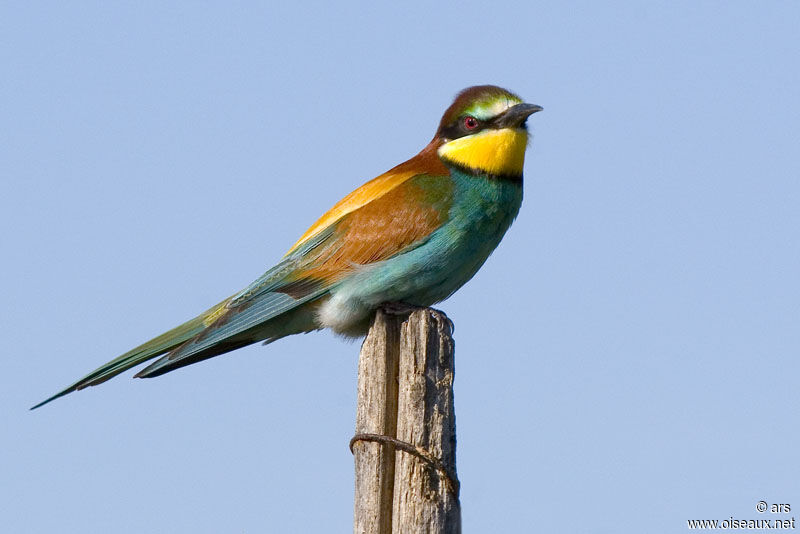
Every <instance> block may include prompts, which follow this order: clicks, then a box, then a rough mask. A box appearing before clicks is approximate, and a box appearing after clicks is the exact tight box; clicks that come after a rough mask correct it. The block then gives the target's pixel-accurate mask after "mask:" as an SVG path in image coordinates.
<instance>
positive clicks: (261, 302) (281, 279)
mask: <svg viewBox="0 0 800 534" xmlns="http://www.w3.org/2000/svg"><path fill="white" fill-rule="evenodd" d="M541 110H542V107H541V106H538V105H534V104H529V103H525V102H524V101H523V100H522V99H521V98H520V97H519V96H517V95H516V94H514V93H512V92H510V91H508V90H506V89H503V88H500V87H498V86H495V85H478V86H473V87H468V88H466V89H464V90H463V91H461V92H459V93H458V94H457V95H456V97H455V99H454V100H453V102H452V104H451V105H450V106H449V107H448V108H447V109H446V110H445V112H444V114H443V116H442V119H441V121H440V122H439V126H438V128H437V130H436V133H435V135H434V136H433V139H431V141H430V142H429V143H428V144H427V145H425V147H424V148H423V149H422V150H421V151H420V152H419V153H418V154H417V155H416V156H414V157H412V158H411V159H409V160H407V161H405V162H404V163H401V164H399V165H397V166H395V167H394V168H392V169H390V170H389V171H387V172H385V173H383V174H381V175H379V176H378V177H376V178H374V179H372V180H370V181H368V182H366V183H365V184H364V185H362V186H361V187H359V188H358V189H356V190H355V191H353V192H352V193H350V194H348V195H347V196H345V197H344V198H342V200H340V201H339V202H338V203H336V204H335V205H334V206H333V207H332V208H331V209H330V210H329V211H328V212H327V213H325V214H324V215H322V217H320V218H319V219H318V220H317V221H316V222H315V223H314V224H313V225H311V227H310V228H309V229H308V230H307V231H306V232H305V233H304V234H303V235H302V236H301V237H300V239H299V240H298V241H297V242H296V243H295V244H294V245H293V246H292V247H291V248H290V249H289V251H288V252H287V253H286V254H285V255H284V256H283V257H282V258H281V259H280V261H278V263H277V264H276V265H274V266H273V267H272V268H270V269H269V270H267V272H265V273H264V274H263V275H261V276H260V277H259V278H258V279H256V280H255V281H254V282H253V283H251V284H250V285H249V286H247V287H246V288H244V289H243V290H241V291H240V292H238V293H236V294H234V295H232V296H230V297H228V298H226V299H225V300H223V301H222V302H220V303H218V304H216V305H214V306H212V307H211V308H209V309H208V310H206V311H205V312H203V313H201V314H200V315H198V316H197V317H195V318H193V319H191V320H189V321H187V322H185V323H183V324H181V325H180V326H177V327H175V328H173V329H172V330H169V331H167V332H165V333H163V334H161V335H160V336H158V337H155V338H153V339H151V340H150V341H148V342H146V343H144V344H142V345H140V346H138V347H136V348H134V349H131V350H130V351H128V352H126V353H124V354H122V355H121V356H119V357H117V358H115V359H113V360H111V361H109V362H107V363H105V364H104V365H102V366H100V367H99V368H97V369H96V370H94V371H92V372H91V373H89V374H88V375H86V376H84V377H83V378H81V379H80V380H78V381H76V382H75V383H73V384H71V385H70V386H68V387H66V388H64V389H63V390H61V391H59V392H58V393H56V394H55V395H53V396H51V397H49V398H47V399H46V400H44V401H42V402H40V403H39V404H36V405H35V406H33V407H32V408H31V409H32V410H33V409H36V408H39V407H41V406H43V405H45V404H47V403H49V402H51V401H53V400H55V399H57V398H59V397H62V396H64V395H66V394H68V393H71V392H73V391H77V390H81V389H84V388H86V387H89V386H95V385H97V384H100V383H102V382H105V381H106V380H108V379H110V378H112V377H114V376H116V375H118V374H120V373H122V372H124V371H126V370H128V369H130V368H131V367H134V366H137V365H139V364H141V363H144V362H146V361H149V360H152V359H154V358H156V357H158V356H161V357H160V358H159V359H157V360H156V361H154V362H152V363H151V364H150V365H148V366H147V367H145V368H143V369H142V370H141V371H139V372H138V373H137V374H136V375H135V378H149V377H155V376H159V375H162V374H164V373H167V372H169V371H173V370H175V369H178V368H180V367H183V366H186V365H189V364H193V363H196V362H199V361H202V360H206V359H208V358H212V357H214V356H218V355H220V354H224V353H226V352H229V351H232V350H235V349H238V348H241V347H244V346H247V345H250V344H252V343H256V342H263V343H265V344H267V343H271V342H273V341H275V340H277V339H280V338H282V337H285V336H289V335H293V334H299V333H307V332H311V331H314V330H319V329H324V328H330V329H332V330H333V331H334V332H335V333H337V334H341V335H343V336H346V337H358V336H362V335H364V334H365V333H366V331H367V330H368V328H369V324H370V320H371V318H372V317H373V316H374V314H375V312H376V310H377V309H378V308H380V307H381V306H384V305H389V306H392V305H394V306H398V307H400V308H403V307H409V308H415V307H427V306H431V305H433V304H436V303H438V302H441V301H442V300H445V299H446V298H447V297H449V296H450V295H452V294H453V293H454V292H455V291H456V290H457V289H459V288H460V287H461V286H462V285H464V284H465V283H466V282H467V281H468V280H470V279H471V278H472V277H473V275H475V273H476V272H477V271H478V269H479V268H480V267H481V266H482V265H483V263H484V262H485V261H486V259H487V258H488V257H489V255H490V254H491V253H492V252H493V251H494V249H495V248H496V247H497V245H498V244H499V243H500V240H501V239H502V238H503V236H504V235H505V233H506V231H507V230H508V228H509V227H510V226H511V223H512V222H513V221H514V219H515V218H516V216H517V214H518V212H519V209H520V206H521V204H522V190H523V187H522V185H523V181H522V168H523V163H524V160H525V152H526V148H527V147H528V144H529V134H528V128H527V123H526V121H527V119H528V117H529V116H530V115H531V114H533V113H536V112H538V111H541Z"/></svg>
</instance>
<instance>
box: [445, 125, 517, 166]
mask: <svg viewBox="0 0 800 534" xmlns="http://www.w3.org/2000/svg"><path fill="white" fill-rule="evenodd" d="M527 145H528V132H527V131H526V130H524V129H522V128H503V129H501V130H484V131H482V132H479V133H476V134H473V135H468V136H466V137H459V138H458V139H453V140H452V141H449V142H447V143H445V144H444V145H442V146H441V147H439V157H441V158H442V159H444V160H446V161H449V162H451V163H455V164H456V165H461V166H463V167H468V168H470V169H474V170H477V171H482V172H485V173H488V174H493V175H496V176H522V165H523V164H524V163H525V148H526V147H527Z"/></svg>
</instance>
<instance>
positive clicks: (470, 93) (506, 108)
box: [434, 85, 542, 178]
mask: <svg viewBox="0 0 800 534" xmlns="http://www.w3.org/2000/svg"><path fill="white" fill-rule="evenodd" d="M541 110H542V108H541V107H540V106H536V105H534V104H526V103H524V102H523V101H522V99H520V98H519V97H518V96H517V95H515V94H514V93H511V92H509V91H506V90H505V89H502V88H500V87H497V86H494V85H477V86H475V87H469V88H467V89H464V90H463V91H461V92H460V93H459V94H458V96H456V99H455V101H454V102H453V103H452V105H451V106H450V107H449V108H447V111H445V112H444V116H442V121H441V123H439V129H438V130H437V131H436V136H435V137H434V141H435V142H436V144H437V145H438V149H437V152H438V154H439V157H440V158H441V159H442V160H443V161H444V162H445V163H447V164H450V165H455V166H457V167H461V168H464V169H466V170H468V171H470V172H473V173H476V174H489V175H493V176H504V177H511V178H519V177H521V176H522V164H523V163H524V161H525V148H526V146H527V144H528V130H527V128H526V126H525V121H526V120H527V118H528V116H529V115H531V114H532V113H536V112H537V111H541Z"/></svg>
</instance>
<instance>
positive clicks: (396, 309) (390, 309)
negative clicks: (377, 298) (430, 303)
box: [380, 302, 422, 315]
mask: <svg viewBox="0 0 800 534" xmlns="http://www.w3.org/2000/svg"><path fill="white" fill-rule="evenodd" d="M380 309H381V310H383V313H385V314H387V315H408V314H410V313H412V312H415V311H417V310H421V309H422V306H415V305H414V304H406V303H405V302H384V303H383V304H381V305H380Z"/></svg>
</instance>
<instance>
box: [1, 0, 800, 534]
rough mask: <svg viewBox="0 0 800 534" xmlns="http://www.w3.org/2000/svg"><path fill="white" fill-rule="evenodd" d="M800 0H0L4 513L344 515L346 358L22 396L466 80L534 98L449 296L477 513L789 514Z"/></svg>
mask: <svg viewBox="0 0 800 534" xmlns="http://www.w3.org/2000/svg"><path fill="white" fill-rule="evenodd" d="M798 27H800V6H798V4H797V3H794V2H768V3H759V4H755V3H752V2H725V3H722V2H669V3H667V2H648V3H640V2H630V3H625V2H616V3H602V4H601V3H594V2H580V3H579V2H574V3H573V2H558V3H556V2H552V3H547V4H540V3H533V2H508V3H505V4H503V5H502V7H500V6H495V7H491V6H490V5H489V4H486V3H475V2H458V3H456V2H442V3H436V4H430V3H424V4H423V3H418V4H414V3H412V4H408V3H405V4H403V5H402V6H399V5H398V6H394V7H382V6H378V5H374V4H367V3H364V4H354V3H350V4H342V5H340V4H337V5H329V4H326V3H317V4H313V3H293V4H291V5H289V4H286V5H280V6H267V5H265V4H263V5H262V4H256V3H247V2H243V3H236V4H230V3H218V4H214V3H204V4H196V3H180V2H178V3H173V4H172V5H171V6H169V7H166V6H164V5H161V4H160V3H139V4H118V3H107V2H96V3H93V2H81V3H74V4H72V5H70V6H68V5H66V4H55V3H38V4H37V3H32V2H30V3H27V2H26V3H16V4H14V3H4V4H3V5H2V7H0V42H2V46H0V61H1V62H2V65H3V73H4V74H3V76H2V77H0V99H1V100H2V102H3V105H2V106H0V175H1V176H2V179H3V195H2V196H0V208H2V209H0V217H2V221H1V222H2V228H3V229H2V233H0V236H2V241H1V242H0V243H1V244H2V250H3V258H4V261H3V262H2V267H0V269H2V277H3V280H4V288H5V289H4V295H5V299H4V303H5V305H4V306H3V307H2V310H0V324H2V327H0V328H2V333H3V338H4V342H5V348H4V351H3V352H4V356H3V358H2V360H0V365H2V367H1V368H0V371H2V376H3V377H5V381H4V386H3V387H2V400H3V403H2V404H3V409H2V410H1V411H0V417H2V419H0V424H2V428H4V429H5V431H4V432H3V434H4V437H3V439H2V454H0V475H2V476H1V477H0V478H2V481H3V482H2V484H0V502H3V503H4V506H3V508H4V509H5V512H4V513H3V519H2V524H3V530H5V531H8V532H21V533H27V532H31V533H39V532H53V531H59V532H64V533H72V532H117V533H127V532H131V533H134V532H135V533H141V532H198V533H203V532H209V533H211V532H346V531H348V530H350V529H351V525H352V488H353V475H352V458H351V456H350V453H349V451H348V449H347V443H348V440H349V439H350V437H351V435H352V433H353V427H354V421H355V387H356V363H357V355H358V348H359V345H358V343H355V344H353V343H348V342H344V341H342V340H340V339H338V338H336V337H335V336H333V335H331V334H329V333H315V334H309V335H305V336H296V337H293V338H289V339H285V340H281V341H279V342H277V343H275V344H273V345H271V346H269V347H261V346H258V345H257V346H253V347H248V348H246V349H242V350H239V351H237V352H235V353H232V354H228V355H226V356H223V357H220V358H216V359H213V360H209V361H207V362H204V363H201V364H198V365H195V366H191V367H188V368H186V369H181V370H179V371H176V372H174V373H170V374H168V375H165V376H163V377H159V378H157V379H152V380H135V381H134V380H130V378H129V377H130V376H131V375H132V373H128V374H126V375H123V376H120V377H118V378H116V379H114V380H113V381H111V382H108V383H106V384H103V385H102V386H100V387H97V388H92V389H90V390H86V391H82V392H79V393H77V394H73V395H70V396H68V397H66V398H64V399H61V400H59V401H57V402H55V403H53V404H51V405H48V406H46V407H45V408H43V409H41V410H37V411H35V412H28V411H27V408H28V407H29V406H31V405H32V404H34V403H35V402H38V401H39V400H41V399H43V398H45V397H46V396H48V395H50V394H52V393H54V392H55V391H56V390H58V389H60V388H61V387H63V386H65V385H67V384H68V383H70V382H71V381H73V380H74V379H76V378H78V377H80V376H82V375H83V374H85V373H86V372H88V371H90V370H92V369H94V368H95V367H96V366H97V365H99V364H101V363H103V362H105V361H107V360H109V359H111V358H112V357H114V356H116V355H118V354H120V353H122V352H124V351H125V350H127V349H129V348H130V347H132V346H134V345H136V344H139V343H140V342H142V341H144V340H146V339H149V338H150V337H152V336H153V335H155V334H158V333H161V332H162V331H164V330H166V329H168V328H170V327H172V326H174V325H176V324H178V323H179V322H182V321H183V320H185V319H188V318H190V317H192V316H194V315H195V314H196V313H198V312H200V311H202V310H205V309H206V308H207V307H208V306H210V305H211V304H213V303H215V302H217V301H219V300H221V299H222V298H224V297H226V296H228V295H230V294H232V293H234V292H236V291H237V290H239V289H241V288H242V287H244V286H245V285H246V284H247V283H249V282H250V281H251V280H252V279H254V278H255V277H256V276H258V275H259V274H261V272H263V271H264V270H265V269H266V268H267V267H269V266H270V265H271V264H272V263H273V262H274V261H276V260H277V259H278V258H279V257H280V256H281V255H282V254H283V253H284V252H285V251H286V249H288V247H289V246H291V244H292V243H294V241H295V240H296V239H297V237H299V235H301V234H302V232H303V231H304V230H305V229H306V228H307V227H308V226H309V225H310V224H311V223H312V222H313V221H314V220H315V219H316V218H317V217H318V216H319V215H320V214H321V213H323V212H324V211H325V210H326V209H328V208H329V207H330V206H331V205H332V204H333V203H334V202H335V201H337V200H338V199H339V198H341V197H342V196H343V195H344V194H346V193H348V192H349V191H350V190H352V189H353V188H355V187H357V186H358V185H360V184H361V183H363V182H364V181H366V180H368V179H370V178H372V177H373V176H375V175H377V174H379V173H381V172H383V171H385V170H387V169H388V168H390V167H392V166H393V165H395V164H397V163H399V162H400V161H402V160H404V159H406V158H408V157H410V156H412V155H414V154H415V153H416V152H417V151H418V150H419V149H420V148H421V147H422V146H424V145H425V143H427V141H428V140H429V139H430V137H431V136H432V135H433V133H434V130H435V128H436V125H437V123H438V120H439V118H440V115H441V113H442V111H443V110H444V109H445V108H446V107H447V105H448V104H449V103H450V100H451V98H452V96H453V95H454V94H455V93H456V92H457V91H459V90H460V89H462V88H464V87H466V86H468V85H473V84H476V83H494V84H498V85H501V86H504V87H507V88H509V89H511V90H512V91H515V92H517V93H519V94H520V95H521V96H523V97H524V98H525V99H526V100H527V101H529V102H532V103H536V104H539V105H542V106H543V107H544V112H542V113H539V114H537V115H535V116H534V117H532V119H531V121H530V124H531V130H532V132H533V141H532V145H531V147H530V149H529V152H528V157H527V160H526V165H525V179H526V182H525V201H524V203H523V207H522V210H521V213H520V216H519V218H518V219H517V221H516V222H515V224H514V225H513V226H512V228H511V230H510V231H509V233H508V234H507V236H506V238H505V239H504V241H503V243H502V244H501V245H500V247H499V248H498V250H497V251H496V252H495V254H494V255H493V256H492V257H491V258H490V259H489V261H488V262H487V264H486V265H485V266H484V268H483V269H482V270H481V271H480V272H479V273H478V275H477V276H476V277H475V278H474V279H473V280H472V281H471V282H470V283H469V284H467V285H466V286H465V287H464V288H462V289H461V290H460V291H459V292H458V293H457V294H456V295H454V296H453V297H452V298H450V299H449V300H448V301H446V302H444V303H442V304H441V305H440V307H441V308H442V309H444V310H445V311H446V312H447V313H448V314H449V316H450V317H451V319H453V321H454V322H455V324H456V332H455V338H456V362H457V376H456V410H457V418H458V472H459V476H460V478H461V481H462V508H463V520H464V525H465V529H466V530H469V531H472V532H533V531H540V532H602V533H605V532H608V533H611V532H655V533H658V532H680V531H684V530H685V529H686V520H687V519H706V518H708V519H715V518H716V519H727V518H729V517H731V516H733V517H734V518H739V519H764V518H770V519H786V518H789V517H791V516H792V515H793V514H794V513H795V512H792V513H791V514H773V515H770V514H768V513H767V514H759V513H758V512H757V511H756V509H755V505H756V503H757V502H758V501H759V500H765V501H766V502H768V503H790V504H791V505H793V510H797V509H800V491H798V482H797V481H798V480H799V479H800V466H799V465H798V455H797V451H798V450H800V432H799V431H798V425H797V418H798V410H797V407H798V405H800V392H799V391H798V387H797V377H798V371H800V363H798V352H800V351H799V350H798V349H799V348H800V329H798V324H799V323H800V304H798V303H800V281H799V280H798V270H799V269H800V210H798V205H800V157H798V143H799V142H800V106H798V99H797V95H798V87H800V40H798V38H797V28H798Z"/></svg>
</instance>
